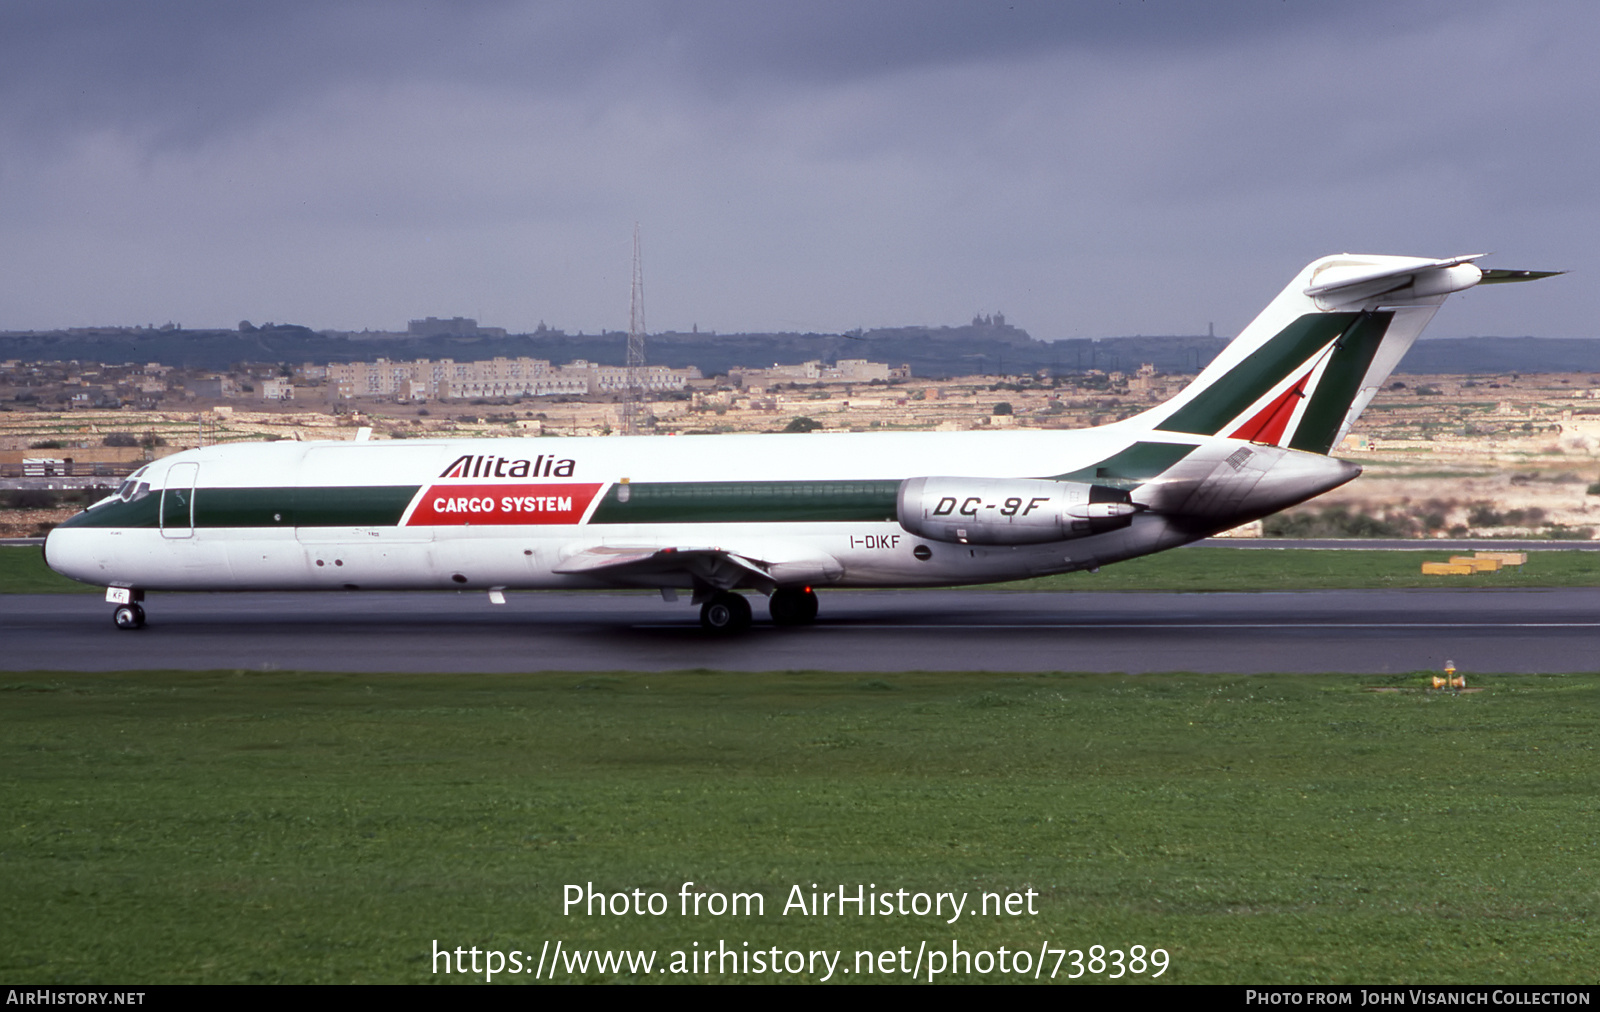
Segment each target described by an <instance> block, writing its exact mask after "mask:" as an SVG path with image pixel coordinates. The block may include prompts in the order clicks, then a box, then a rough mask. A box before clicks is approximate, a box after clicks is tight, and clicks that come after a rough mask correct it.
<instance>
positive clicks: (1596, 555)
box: [0, 544, 1600, 594]
mask: <svg viewBox="0 0 1600 1012" xmlns="http://www.w3.org/2000/svg"><path fill="white" fill-rule="evenodd" d="M1507 550H1515V545H1509V544H1508V546H1507ZM1466 554H1471V553H1470V552H1469V553H1466ZM1450 555H1451V553H1450V552H1448V551H1441V550H1437V549H1435V550H1431V551H1404V552H1386V551H1377V550H1366V549H1330V550H1318V549H1310V548H1285V549H1242V548H1182V549H1178V550H1176V551H1171V552H1162V553H1160V554H1159V555H1147V556H1145V557H1144V558H1141V559H1130V560H1129V561H1127V562H1119V563H1117V564H1116V565H1113V566H1107V567H1105V568H1104V569H1102V570H1101V571H1100V572H1098V573H1067V574H1064V575H1061V576H1045V577H1039V578H1037V579H1033V580H1018V581H1016V582H1013V583H1003V584H997V585H996V586H998V587H1000V588H1002V589H1009V590H1083V591H1091V592H1105V591H1113V590H1143V591H1154V590H1177V591H1241V590H1342V589H1377V588H1397V587H1593V586H1600V552H1584V551H1571V552H1564V551H1540V552H1529V553H1528V562H1527V564H1526V565H1523V566H1518V567H1512V568H1507V569H1503V570H1501V571H1499V572H1496V573H1476V574H1474V575H1472V576H1423V575H1422V573H1421V569H1422V562H1423V561H1425V560H1431V561H1439V562H1442V561H1444V560H1445V559H1448V558H1449V557H1450ZM98 589H99V588H96V587H89V586H86V585H84V584H81V583H77V582H74V581H72V580H68V579H66V578H65V577H62V576H57V575H56V574H55V573H52V572H51V571H50V570H49V569H48V568H46V567H45V564H44V556H43V555H42V554H41V553H40V551H39V549H37V548H0V594H6V593H9V594H43V593H97V592H98Z"/></svg>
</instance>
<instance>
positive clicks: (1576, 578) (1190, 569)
mask: <svg viewBox="0 0 1600 1012" xmlns="http://www.w3.org/2000/svg"><path fill="white" fill-rule="evenodd" d="M1506 550H1507V551H1516V550H1517V548H1516V546H1515V545H1514V544H1507V546H1506ZM1452 554H1463V555H1471V554H1472V553H1471V552H1459V553H1452V552H1449V551H1443V550H1439V549H1433V550H1428V551H1396V552H1390V551H1380V550H1376V549H1357V548H1352V549H1315V548H1282V549H1258V548H1210V547H1206V548H1181V549H1177V550H1175V551H1171V552H1162V553H1160V554H1158V555H1147V556H1144V557H1143V558H1139V559H1129V560H1128V561H1127V562H1119V563H1117V564H1115V565H1112V566H1106V567H1105V568H1104V569H1102V570H1101V571H1100V572H1098V573H1066V574H1063V575H1061V576H1044V577H1039V578H1037V579H1033V580H1019V581H1017V582H1015V583H1007V584H1001V585H1000V586H1001V587H1004V588H1007V589H1013V590H1089V591H1111V590H1147V591H1149V590H1179V591H1244V590H1345V589H1352V590H1365V589H1383V588H1401V587H1593V586H1600V552H1586V551H1570V552H1568V551H1538V552H1529V553H1528V561H1527V563H1526V564H1524V565H1522V566H1513V567H1507V568H1505V569H1501V570H1499V571H1498V572H1494V573H1474V574H1472V575H1471V576H1423V575H1422V563H1423V562H1425V561H1426V562H1443V561H1445V560H1446V559H1448V558H1450V556H1451V555H1452Z"/></svg>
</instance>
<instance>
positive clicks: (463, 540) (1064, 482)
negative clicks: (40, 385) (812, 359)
mask: <svg viewBox="0 0 1600 1012" xmlns="http://www.w3.org/2000/svg"><path fill="white" fill-rule="evenodd" d="M1482 256H1483V254H1479V255H1476V256H1458V257H1451V258H1446V259H1430V258H1422V257H1400V256H1373V255H1351V254H1340V255H1336V256H1329V257H1324V258H1322V259H1319V260H1316V261H1314V262H1312V263H1311V264H1309V265H1307V266H1306V267H1305V268H1304V269H1303V270H1302V271H1301V272H1300V273H1299V274H1298V275H1296V276H1295V278H1294V280H1293V281H1291V282H1290V283H1289V285H1288V287H1286V288H1285V289H1284V290H1283V291H1282V293H1280V294H1279V295H1278V296H1277V298H1275V299H1273V301H1272V302H1271V303H1270V304H1269V305H1268V306H1267V307H1266V309H1264V310H1263V311H1262V312H1261V314H1260V315H1259V316H1257V317H1256V318H1255V320H1254V321H1253V322H1251V323H1250V324H1249V326H1247V327H1245V329H1244V330H1243V331H1241V332H1240V334H1239V335H1238V336H1237V337H1236V338H1235V339H1234V340H1233V341H1231V342H1230V343H1229V344H1228V345H1227V346H1226V347H1225V348H1224V349H1223V350H1222V352H1221V353H1220V354H1219V355H1218V356H1217V358H1216V359H1215V360H1214V361H1213V362H1211V363H1210V364H1209V365H1207V366H1206V368H1205V369H1203V370H1202V371H1201V372H1200V374H1199V375H1198V376H1196V377H1195V379H1194V380H1193V381H1192V382H1191V383H1189V384H1188V386H1186V387H1185V388H1184V389H1183V390H1182V391H1181V392H1180V393H1179V394H1178V395H1177V396H1175V397H1173V398H1172V399H1171V400H1168V401H1166V402H1165V403H1162V404H1160V405H1158V406H1156V407H1153V408H1150V409H1149V410H1146V411H1144V412H1142V413H1140V414H1137V415H1134V416H1133V417H1130V418H1127V419H1124V420H1122V421H1118V422H1113V423H1111V424H1108V425H1102V426H1097V427H1093V428H1088V429H1079V430H1070V431H1062V430H1044V429H1035V430H1027V429H1020V430H1018V429H1011V430H1005V431H998V432H900V433H835V434H829V433H811V434H806V435H793V434H770V435H719V436H707V437H698V438H674V437H667V436H621V437H614V438H596V439H572V438H555V437H537V438H504V439H470V440H459V439H406V440H357V441H339V442H334V441H328V442H291V441H279V442H273V443H238V444H228V445H218V446H209V447H204V448H201V449H195V450H185V451H183V452H180V453H175V454H173V455H171V456H169V457H166V458H163V459H161V460H159V461H155V462H153V463H150V464H147V465H145V466H144V467H142V468H140V469H139V470H138V471H136V472H134V473H133V475H131V476H130V477H129V478H128V479H127V480H126V481H125V482H124V483H123V484H122V486H121V487H120V488H119V489H118V490H117V491H116V492H115V493H114V494H112V495H110V496H108V497H106V498H105V499H102V500H101V501H100V502H98V503H95V504H94V505H93V506H90V507H89V508H88V509H86V510H84V511H83V512H81V513H79V514H77V515H76V516H73V517H71V518H70V519H68V520H67V521H66V522H64V523H62V524H61V525H60V526H58V527H57V528H55V529H54V530H53V531H51V533H50V535H49V537H48V539H47V541H46V543H45V560H46V562H47V563H48V565H49V566H50V567H51V568H52V569H54V570H55V571H56V572H58V573H62V574H64V575H66V576H68V577H71V578H72V579H75V580H80V581H83V582H85V583H90V584H94V585H97V586H104V587H106V588H107V591H106V600H107V601H108V603H111V604H112V605H114V606H115V607H114V611H113V614H112V618H113V621H114V623H115V625H116V626H117V628H119V629H128V630H132V629H139V628H141V627H142V626H144V624H145V612H144V608H143V604H142V602H143V601H144V599H145V594H146V592H148V591H230V590H231V591H267V590H378V589H383V590H396V589H457V590H459V589H473V590H479V591H487V592H488V595H489V599H490V600H491V601H492V602H494V603H496V604H503V603H504V601H505V596H504V592H505V591H506V590H513V589H515V590H523V589H549V588H561V589H578V588H645V589H654V590H658V591H660V593H661V596H662V597H663V598H664V599H665V600H668V601H673V600H677V598H678V592H679V591H688V592H689V594H690V597H691V601H692V603H693V604H696V605H699V606H700V623H701V625H702V626H703V627H704V628H705V629H707V630H708V631H710V632H713V633H737V632H741V631H743V630H746V629H748V628H749V627H750V626H751V623H752V610H751V607H750V603H749V599H748V598H747V596H746V595H745V594H743V593H741V591H755V592H758V593H761V594H765V595H767V597H768V611H769V613H770V615H771V617H772V621H773V622H774V623H775V624H776V625H779V626H801V625H806V624H809V623H811V622H813V621H814V620H815V619H816V617H817V609H818V602H817V594H816V589H817V588H819V587H824V588H825V587H879V588H882V587H938V586H951V585H964V584H978V583H986V582H998V581H1005V580H1016V579H1020V578H1024V577H1031V576H1041V575H1046V574H1052V573H1065V572H1072V571H1078V570H1089V571H1095V570H1097V569H1098V568H1099V567H1100V566H1103V565H1107V564H1110V563H1114V562H1119V561H1122V560H1124V559H1131V558H1135V557H1138V556H1142V555H1148V554H1151V553H1153V552H1159V551H1164V550H1166V549H1169V548H1176V547H1178V546H1180V545H1184V544H1188V543H1190V542H1193V541H1196V540H1199V539H1201V538H1204V537H1207V536H1209V535H1212V534H1215V533H1217V532H1219V531H1223V530H1227V529H1229V528H1232V527H1236V526H1238V525H1240V524H1243V523H1246V522H1248V521H1251V520H1256V519H1259V518H1261V517H1264V516H1266V515H1268V514H1271V513H1275V512H1277V511H1279V510H1282V509H1285V508H1287V507H1289V506H1293V505H1295V504H1297V503H1301V502H1304V501H1306V500H1308V499H1311V498H1312V497H1314V496H1317V495H1320V494H1322V493H1323V492H1326V491H1328V490H1330V489H1332V488H1336V487H1337V486H1339V485H1343V484H1344V483H1345V482H1348V481H1350V480H1351V479H1353V478H1355V477H1356V476H1357V475H1358V474H1360V473H1361V468H1360V467H1358V466H1357V465H1355V464H1352V463H1349V462H1347V461H1343V460H1339V459H1337V458H1334V457H1332V456H1330V455H1329V454H1330V452H1331V451H1332V449H1333V448H1334V447H1335V446H1337V445H1338V444H1339V443H1340V441H1341V440H1342V439H1343V438H1344V436H1345V435H1346V433H1348V432H1349V431H1350V427H1351V426H1352V425H1353V424H1354V423H1355V421H1356V419H1357V418H1358V417H1359V416H1360V415H1361V412H1362V410H1363V409H1365V408H1366V406H1367V404H1368V403H1369V402H1370V401H1371V400H1372V398H1373V395H1374V394H1376V393H1377V392H1378V389H1379V388H1380V387H1381V386H1382V385H1383V383H1384V381H1385V380H1386V379H1387V378H1388V376H1389V374H1390V373H1391V372H1392V371H1393V370H1394V368H1395V366H1396V365H1398V364H1399V362H1400V358H1401V356H1402V355H1404V354H1405V352H1406V351H1407V349H1409V348H1410V346H1411V344H1412V342H1414V341H1415V340H1416V338H1417V335H1418V334H1420V333H1421V331H1422V329H1423V327H1424V326H1425V325H1426V324H1427V323H1428V321H1429V320H1430V319H1431V318H1432V317H1433V314H1434V313H1435V312H1436V311H1437V310H1438V308H1439V306H1440V305H1441V304H1443V302H1444V301H1445V299H1446V298H1447V297H1448V296H1449V295H1450V294H1451V293H1454V292H1459V291H1463V290H1465V289H1468V288H1471V287H1473V286H1474V285H1479V284H1495V283H1504V282H1514V281H1530V280H1534V279H1537V278H1543V277H1549V276H1551V275H1553V274H1559V273H1562V272H1559V271H1512V270H1496V269H1484V268H1480V267H1478V266H1477V265H1476V263H1475V261H1477V260H1479V259H1481V258H1482Z"/></svg>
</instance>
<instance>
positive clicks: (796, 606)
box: [700, 587, 817, 634]
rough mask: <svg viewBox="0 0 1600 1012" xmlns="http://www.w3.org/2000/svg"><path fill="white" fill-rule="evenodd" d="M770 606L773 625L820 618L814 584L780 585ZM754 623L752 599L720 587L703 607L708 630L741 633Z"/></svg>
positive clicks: (702, 619) (702, 617) (704, 625)
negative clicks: (751, 607) (808, 585)
mask: <svg viewBox="0 0 1600 1012" xmlns="http://www.w3.org/2000/svg"><path fill="white" fill-rule="evenodd" d="M767 607H768V610H769V611H771V612H772V624H773V625H778V626H796V625H810V624H811V623H812V622H815V621H816V620H817V595H816V592H815V591H813V590H812V589H811V588H810V587H780V588H778V589H777V590H775V591H773V592H772V598H771V600H770V601H768V604H767ZM750 623H751V615H750V599H749V598H747V597H745V596H744V595H743V594H735V593H733V592H732V591H728V590H719V591H717V592H716V593H715V594H712V595H711V597H709V598H707V599H706V602H705V603H704V604H702V605H701V606H700V626H701V628H703V629H705V630H706V631H707V632H713V633H719V634H733V633H741V632H744V631H746V630H747V629H749V628H750Z"/></svg>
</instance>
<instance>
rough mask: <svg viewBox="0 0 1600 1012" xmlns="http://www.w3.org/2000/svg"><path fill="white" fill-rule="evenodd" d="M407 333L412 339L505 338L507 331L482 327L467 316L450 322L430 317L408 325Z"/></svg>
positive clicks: (455, 318)
mask: <svg viewBox="0 0 1600 1012" xmlns="http://www.w3.org/2000/svg"><path fill="white" fill-rule="evenodd" d="M406 333H408V334H410V335H411V336H412V337H505V336H506V329H505V328H504V327H480V326H478V321H477V320H474V319H471V318H470V317H466V316H452V317H451V318H450V319H448V320H441V319H439V318H438V317H437V316H429V317H425V318H423V319H421V320H412V321H411V322H410V323H408V324H406Z"/></svg>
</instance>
